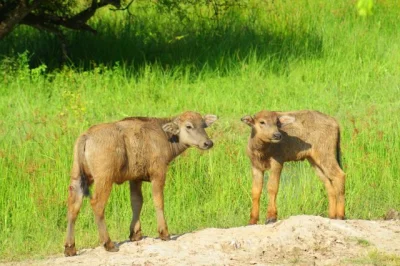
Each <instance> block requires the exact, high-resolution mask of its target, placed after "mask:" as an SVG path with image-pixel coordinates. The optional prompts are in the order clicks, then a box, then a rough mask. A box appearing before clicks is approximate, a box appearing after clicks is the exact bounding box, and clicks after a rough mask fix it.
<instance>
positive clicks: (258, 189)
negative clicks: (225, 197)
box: [249, 166, 264, 224]
mask: <svg viewBox="0 0 400 266" xmlns="http://www.w3.org/2000/svg"><path fill="white" fill-rule="evenodd" d="M252 175H253V186H252V189H251V198H252V205H251V213H250V221H249V224H257V222H258V218H259V215H260V197H261V193H262V188H263V183H264V171H262V170H260V169H258V168H256V167H254V166H253V167H252Z"/></svg>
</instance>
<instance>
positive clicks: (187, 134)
mask: <svg viewBox="0 0 400 266" xmlns="http://www.w3.org/2000/svg"><path fill="white" fill-rule="evenodd" d="M216 120H217V116H216V115H205V116H201V115H200V114H199V113H195V112H185V113H183V114H181V115H180V116H178V117H177V118H175V119H174V120H173V121H172V122H169V123H166V124H164V125H163V127H162V128H163V130H164V131H165V132H168V133H171V134H173V135H175V136H177V137H178V138H179V142H180V143H182V144H184V145H187V146H195V147H197V148H199V149H202V150H208V149H210V148H211V147H212V146H213V145H214V143H213V142H212V141H211V140H210V138H209V137H208V135H207V133H206V131H205V128H206V127H209V126H211V124H212V123H214V122H215V121H216Z"/></svg>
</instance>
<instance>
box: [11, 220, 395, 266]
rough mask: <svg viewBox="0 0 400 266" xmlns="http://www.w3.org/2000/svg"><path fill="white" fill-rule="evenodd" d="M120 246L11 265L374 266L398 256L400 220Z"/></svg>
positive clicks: (325, 223)
mask: <svg viewBox="0 0 400 266" xmlns="http://www.w3.org/2000/svg"><path fill="white" fill-rule="evenodd" d="M78 244H79V243H78ZM119 247H120V250H119V252H117V253H109V252H106V251H105V250H104V249H103V248H102V247H97V248H95V249H82V250H80V251H79V255H78V256H75V257H68V258H67V257H64V256H63V255H62V254H60V255H59V256H55V257H51V258H48V259H46V260H41V261H27V262H19V263H8V265H130V266H136V265H144V266H151V265H365V264H367V265H368V264H370V265H372V264H371V262H368V260H365V258H368V254H371V252H378V253H379V254H381V253H382V254H385V255H384V256H386V255H387V256H391V255H395V256H400V220H387V221H385V220H382V221H365V220H346V221H339V220H330V219H327V218H322V217H316V216H306V215H300V216H293V217H290V218H288V219H286V220H281V221H278V222H277V223H275V224H270V225H252V226H243V227H236V228H228V229H217V228H208V229H204V230H200V231H196V232H191V233H186V234H182V235H178V236H173V237H172V240H171V241H167V242H165V241H161V240H159V239H154V238H149V237H147V238H144V239H143V240H141V241H139V242H128V241H126V242H122V243H119ZM78 248H79V247H78ZM396 258H397V257H396ZM399 261H400V260H397V259H396V260H395V264H392V265H397V264H396V263H398V262H399ZM383 264H384V263H383Z"/></svg>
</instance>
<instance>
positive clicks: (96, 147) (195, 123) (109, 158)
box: [64, 112, 217, 256]
mask: <svg viewBox="0 0 400 266" xmlns="http://www.w3.org/2000/svg"><path fill="white" fill-rule="evenodd" d="M216 120H217V117H216V116H215V115H205V116H201V115H200V114H198V113H195V112H185V113H183V114H181V115H179V116H177V117H173V118H166V119H163V118H144V117H131V118H125V119H124V120H121V121H117V122H114V123H106V124H99V125H95V126H93V127H91V128H90V129H89V130H88V131H87V132H85V133H84V134H82V135H81V136H80V137H79V138H78V139H77V141H76V144H75V149H74V162H73V167H72V172H71V183H70V186H69V195H68V226H67V237H66V242H65V250H64V253H65V255H66V256H73V255H76V248H75V236H74V226H75V221H76V218H77V215H78V212H79V209H80V208H81V204H82V200H83V196H84V195H86V196H87V195H89V190H88V187H89V186H90V185H91V184H94V191H93V195H92V196H91V199H90V204H91V206H92V209H93V212H94V215H95V220H96V223H97V226H98V230H99V236H100V240H101V242H102V243H103V245H104V248H105V249H106V250H107V251H118V247H116V246H115V245H114V243H113V242H112V241H111V239H110V237H109V235H108V232H107V228H106V224H105V220H104V209H105V206H106V202H107V200H108V197H109V195H110V192H111V187H112V184H113V183H117V184H121V183H123V182H125V181H129V183H130V192H131V207H132V213H133V215H132V222H131V225H130V236H129V238H130V240H131V241H135V240H140V239H141V238H142V232H141V226H140V218H139V217H140V211H141V208H142V204H143V196H142V190H141V186H142V182H143V181H148V182H151V186H152V193H153V200H154V205H155V210H156V217H157V225H158V233H159V235H160V238H161V239H163V240H168V239H169V233H168V228H167V224H166V222H165V219H164V198H163V190H164V184H165V175H166V172H167V167H168V164H169V163H170V162H171V161H172V160H173V159H174V158H175V157H177V156H178V155H179V154H181V153H182V152H183V151H185V150H186V149H187V148H189V147H191V146H195V147H197V148H199V149H202V150H207V149H210V148H211V147H212V146H213V142H212V141H211V140H210V139H209V137H208V136H207V133H206V131H205V130H204V129H205V128H206V127H208V126H210V125H211V124H212V123H214V122H215V121H216Z"/></svg>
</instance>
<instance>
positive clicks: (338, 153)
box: [336, 129, 343, 169]
mask: <svg viewBox="0 0 400 266" xmlns="http://www.w3.org/2000/svg"><path fill="white" fill-rule="evenodd" d="M336 160H337V162H338V164H339V166H340V168H342V169H343V166H342V154H341V150H340V129H338V138H337V142H336Z"/></svg>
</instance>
